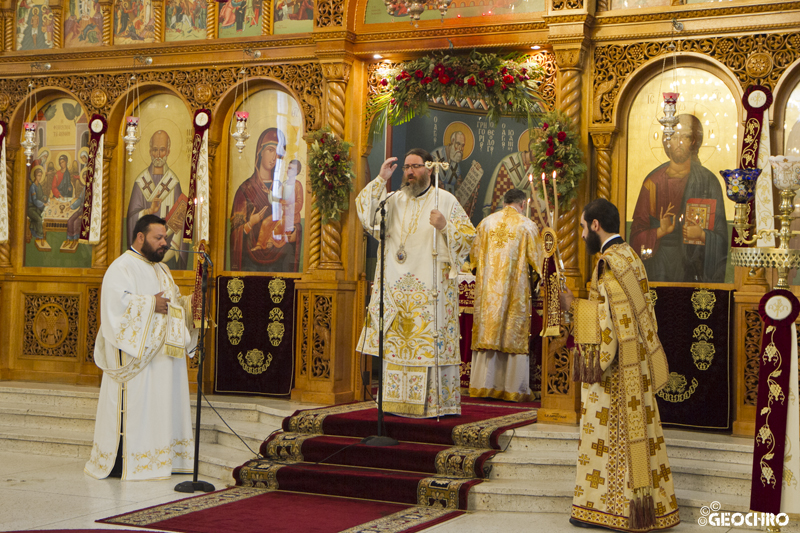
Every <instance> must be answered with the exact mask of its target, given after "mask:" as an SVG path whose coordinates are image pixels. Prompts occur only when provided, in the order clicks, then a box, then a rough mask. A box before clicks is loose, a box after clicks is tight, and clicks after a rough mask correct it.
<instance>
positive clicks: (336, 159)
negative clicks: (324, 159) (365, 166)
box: [333, 154, 341, 161]
mask: <svg viewBox="0 0 800 533" xmlns="http://www.w3.org/2000/svg"><path fill="white" fill-rule="evenodd" d="M339 159H341V157H339V154H333V160H334V161H339Z"/></svg>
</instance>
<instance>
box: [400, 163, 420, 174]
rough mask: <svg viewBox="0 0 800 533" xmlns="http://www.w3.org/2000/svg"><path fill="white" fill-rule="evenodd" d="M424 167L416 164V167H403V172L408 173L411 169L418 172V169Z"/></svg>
mask: <svg viewBox="0 0 800 533" xmlns="http://www.w3.org/2000/svg"><path fill="white" fill-rule="evenodd" d="M424 166H425V165H421V164H419V163H416V164H414V165H403V172H408V171H409V170H411V169H414V170H417V169H418V168H422V167H424Z"/></svg>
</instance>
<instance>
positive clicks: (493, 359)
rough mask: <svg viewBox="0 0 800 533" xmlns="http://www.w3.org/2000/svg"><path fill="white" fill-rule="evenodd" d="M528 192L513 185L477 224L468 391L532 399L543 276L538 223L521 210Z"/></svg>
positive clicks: (517, 399)
mask: <svg viewBox="0 0 800 533" xmlns="http://www.w3.org/2000/svg"><path fill="white" fill-rule="evenodd" d="M526 198H527V197H526V196H525V193H524V192H522V191H520V190H518V189H510V190H509V191H507V192H506V193H505V195H504V197H503V204H504V205H505V207H503V209H501V210H500V211H498V212H497V213H494V214H492V215H489V216H488V217H486V218H485V219H483V221H482V222H481V223H480V224H478V228H477V236H476V237H475V242H474V244H473V245H472V264H474V265H477V268H478V271H477V276H476V280H475V307H474V311H473V313H474V314H473V323H472V371H471V373H470V379H469V395H470V396H471V397H473V398H485V397H491V398H497V399H500V400H506V401H512V402H522V401H526V400H528V399H530V395H531V391H530V386H529V385H530V361H529V355H528V353H529V339H528V337H529V334H530V330H531V283H530V276H529V274H528V265H530V266H532V267H533V268H534V270H535V271H536V273H537V274H539V276H541V272H540V270H541V265H542V258H543V255H542V244H541V241H540V239H539V230H538V228H537V227H536V224H534V223H533V221H531V220H530V219H529V218H527V217H525V216H523V215H522V206H523V205H524V204H525V200H526Z"/></svg>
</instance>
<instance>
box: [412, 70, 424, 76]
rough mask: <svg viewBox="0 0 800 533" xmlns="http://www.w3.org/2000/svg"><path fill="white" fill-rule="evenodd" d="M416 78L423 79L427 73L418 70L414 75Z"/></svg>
mask: <svg viewBox="0 0 800 533" xmlns="http://www.w3.org/2000/svg"><path fill="white" fill-rule="evenodd" d="M414 76H416V77H418V78H422V77H423V76H425V73H424V72H422V71H421V70H417V71H416V72H415V73H414Z"/></svg>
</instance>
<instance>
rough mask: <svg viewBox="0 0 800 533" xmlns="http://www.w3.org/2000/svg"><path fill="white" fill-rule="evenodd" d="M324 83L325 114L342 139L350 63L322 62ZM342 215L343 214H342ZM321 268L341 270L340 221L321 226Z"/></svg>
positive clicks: (332, 221) (336, 133) (330, 221)
mask: <svg viewBox="0 0 800 533" xmlns="http://www.w3.org/2000/svg"><path fill="white" fill-rule="evenodd" d="M322 73H323V75H324V76H325V84H326V86H327V87H326V89H327V91H326V93H327V94H326V95H325V97H326V98H325V99H326V102H325V104H326V111H327V113H326V115H327V117H328V125H330V127H331V131H332V132H333V133H334V134H335V135H336V136H337V137H339V138H340V139H344V126H345V114H344V112H345V91H346V90H347V82H348V80H349V79H350V63H347V62H344V61H337V62H332V63H323V64H322ZM343 216H344V215H343ZM318 268H319V269H322V270H342V269H343V267H342V222H341V221H340V220H329V221H328V222H327V223H326V224H323V226H322V253H321V259H320V263H319V267H318Z"/></svg>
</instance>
